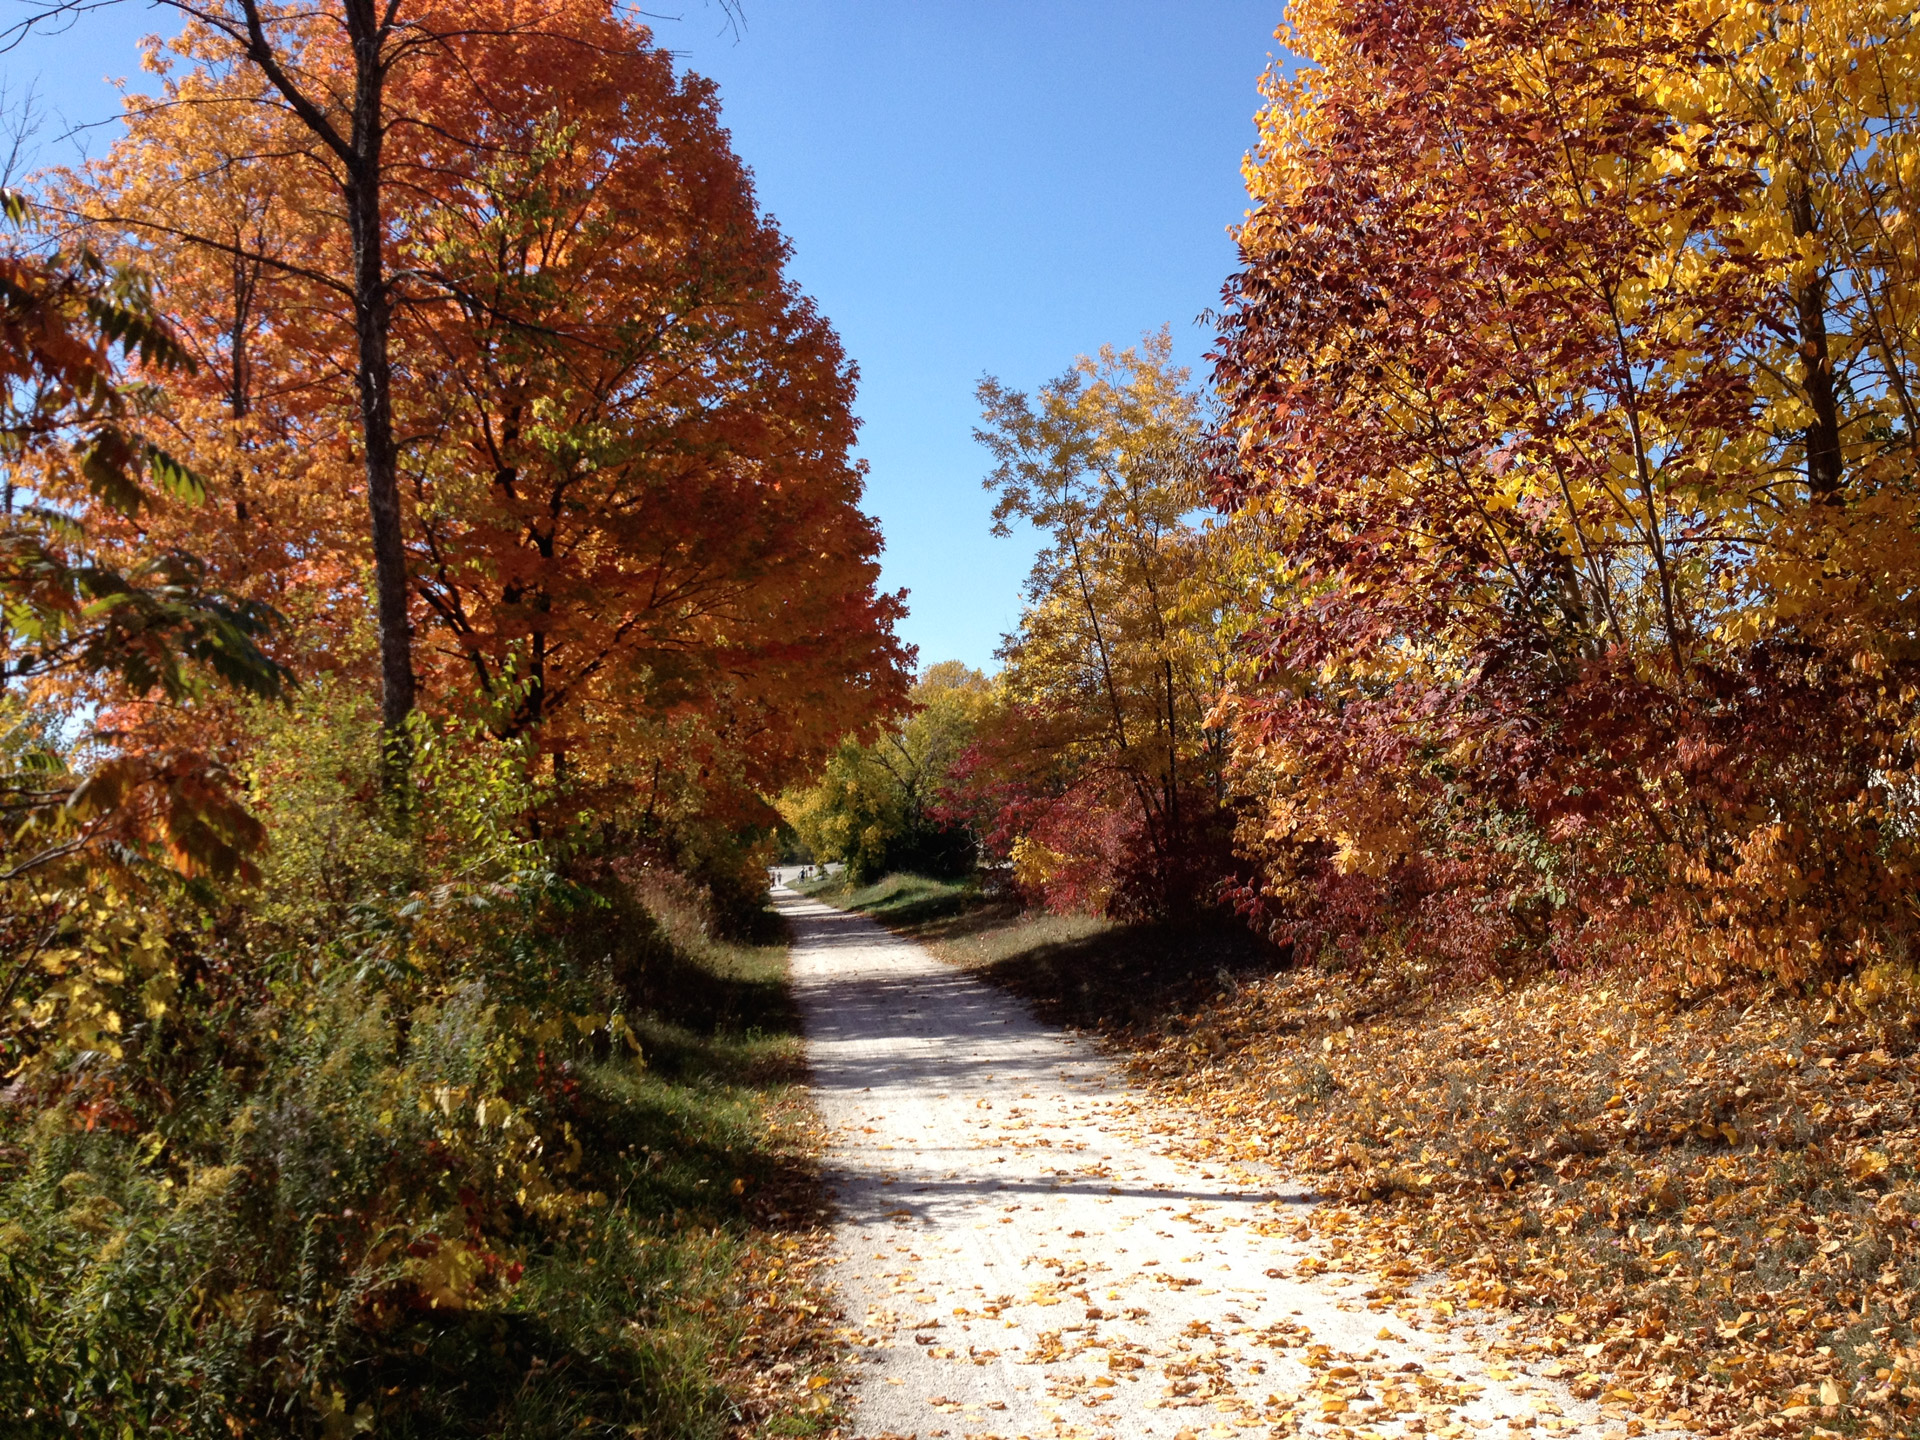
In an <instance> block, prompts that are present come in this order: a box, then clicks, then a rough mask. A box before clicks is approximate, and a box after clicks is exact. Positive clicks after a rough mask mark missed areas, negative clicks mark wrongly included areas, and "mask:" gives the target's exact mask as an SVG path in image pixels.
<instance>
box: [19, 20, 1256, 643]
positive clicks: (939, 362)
mask: <svg viewBox="0 0 1920 1440" xmlns="http://www.w3.org/2000/svg"><path fill="white" fill-rule="evenodd" d="M7 8H9V9H10V8H12V7H11V6H9V7H7ZM742 8H743V11H744V23H743V24H742V25H741V26H740V27H738V29H737V30H736V29H733V28H729V27H728V26H727V25H726V24H725V23H724V19H723V15H722V12H721V11H720V9H719V8H718V7H717V6H716V5H713V4H710V3H709V4H702V0H686V8H685V9H683V10H681V11H679V12H678V14H679V18H677V19H667V18H660V19H657V20H656V21H655V29H656V33H657V34H658V36H659V38H660V40H661V42H662V43H663V44H666V45H668V46H670V47H671V48H673V49H674V50H675V51H676V52H678V53H679V55H680V56H681V58H682V60H683V62H684V63H685V64H686V65H688V66H690V67H691V68H693V69H695V70H697V71H700V72H701V73H703V74H706V75H709V76H711V77H713V78H714V79H715V80H717V81H718V82H719V84H720V91H721V103H722V111H723V114H724V116H725V119H726V121H727V124H728V125H729V127H730V128H731V130H732V132H733V137H734V145H735V148H736V149H737V150H738V151H739V152H740V154H741V155H742V156H743V157H744V158H745V159H746V161H747V163H748V164H749V165H751V166H752V167H753V170H754V174H755V176H756V179H757V184H758V187H759V193H760V198H761V202H762V204H764V205H765V206H766V208H767V209H768V210H769V211H771V212H772V213H773V214H774V215H775V216H776V217H777V218H778V220H779V221H780V224H781V226H782V227H783V228H784V230H785V231H786V233H787V235H788V236H789V237H790V238H791V240H792V242H793V247H794V259H793V269H792V273H793V275H794V277H795V278H796V279H797V280H798V281H799V283H800V284H801V285H802V286H803V287H805V288H806V289H807V290H808V291H809V292H810V293H811V294H812V295H814V296H815V297H816V299H817V300H818V301H819V303H820V306H821V309H822V310H823V311H824V313H825V314H826V315H827V316H828V317H829V318H830V319H831V320H832V321H833V323H834V324H835V326H836V327H837V328H838V329H839V332H840V335H841V338H842V340H843V341H844V342H845V344H846V347H847V351H848V353H849V354H850V355H851V356H852V357H853V359H854V360H855V362H856V363H857V364H858V365H859V367H860V377H861V378H860V395H859V401H858V410H859V414H860V416H861V419H862V422H863V425H862V431H861V454H862V455H863V457H864V458H865V459H866V460H867V461H868V462H869V464H870V465H871V467H872V473H871V475H870V477H869V488H868V492H867V507H868V509H869V510H871V511H872V512H873V513H874V514H875V515H877V516H878V517H879V519H880V523H881V527H882V530H883V531H884V533H885V535H886V543H887V549H886V555H885V557H884V559H885V573H884V577H883V578H884V583H885V584H886V585H887V586H888V587H889V588H900V587H904V588H905V589H907V590H908V591H909V592H910V595H909V600H908V604H909V606H910V608H911V614H910V616H909V618H908V620H907V621H906V623H905V625H904V627H903V629H904V634H905V637H906V639H907V640H909V641H910V642H912V643H913V644H915V645H917V646H919V648H920V658H921V660H922V661H923V662H927V663H931V662H933V661H936V660H945V659H960V660H965V661H967V662H968V663H970V664H974V665H979V666H983V667H991V665H992V663H993V660H992V657H993V650H994V647H995V645H996V644H997V643H998V642H999V638H1000V635H1001V634H1002V633H1003V632H1004V631H1006V630H1007V629H1009V628H1011V626H1012V625H1013V624H1014V622H1015V620H1016V618H1017V616H1018V614H1019V604H1020V593H1019V590H1020V582H1021V580H1022V578H1023V577H1024V576H1025V574H1026V569H1027V566H1028V564H1029V562H1030V558H1031V548H1030V547H1029V546H1028V545H1026V544H1023V543H1022V542H1021V541H1019V540H1017V539H1016V540H995V539H994V538H992V536H991V535H990V534H989V533H988V525H989V520H988V509H989V506H990V499H989V497H988V496H987V495H986V494H985V492H983V491H982V490H981V488H980V479H981V476H982V475H983V474H984V473H985V470H986V464H985V461H984V452H983V451H982V450H981V449H980V447H979V446H978V445H977V444H975V443H974V441H973V439H972V428H973V425H974V423H975V421H976V419H977V412H976V406H975V404H974V399H973V389H974V386H975V385H976V384H977V383H978V381H979V379H980V377H981V376H982V375H984V374H993V375H997V376H999V377H1000V378H1002V379H1003V380H1006V381H1007V382H1008V383H1010V384H1014V385H1019V386H1022V387H1030V386H1033V385H1036V384H1038V383H1040V382H1041V381H1043V380H1046V379H1048V378H1049V377H1051V376H1053V375H1056V374H1058V373H1059V372H1060V371H1062V370H1064V369H1065V368H1066V367H1067V366H1068V365H1069V364H1070V363H1072V361H1073V358H1074V357H1075V356H1076V355H1079V354H1082V353H1085V352H1087V351H1090V350H1093V349H1096V348H1097V347H1098V346H1099V345H1100V344H1102V343H1103V342H1106V341H1113V342H1115V343H1119V344H1126V343H1129V342H1131V341H1133V340H1136V339H1138V338H1139V336H1140V335H1141V334H1142V333H1143V332H1145V331H1148V330H1154V329H1157V328H1159V327H1160V326H1161V325H1162V324H1167V325H1171V326H1172V327H1173V332H1174V339H1175V343H1176V347H1177V350H1178V352H1179V354H1180V355H1181V357H1182V358H1183V359H1184V360H1186V361H1187V362H1188V363H1197V362H1198V361H1199V358H1200V355H1201V354H1202V352H1203V351H1204V350H1205V349H1206V342H1207V337H1206V335H1205V333H1204V332H1203V331H1202V330H1201V329H1200V328H1199V327H1198V326H1197V325H1196V324H1195V323H1194V322H1195V320H1196V318H1197V317H1198V315H1199V314H1200V312H1201V311H1203V310H1205V309H1206V308H1207V307H1209V306H1210V305H1212V304H1213V303H1214V302H1215V300H1216V298H1217V297H1218V294H1219V289H1220V283H1221V281H1222V280H1223V279H1225V277H1226V275H1227V273H1228V272H1229V270H1230V269H1231V268H1232V266H1233V259H1234V256H1233V247H1232V245H1231V243H1230V242H1229V241H1228V239H1227V235H1226V231H1227V227H1228V226H1230V225H1232V224H1234V223H1235V222H1237V221H1238V220H1239V219H1240V217H1241V215H1242V213H1243V210H1244V192H1243V190H1242V187H1241V182H1240V169H1239V167H1240V159H1241V156H1242V155H1243V154H1244V152H1245V151H1246V149H1247V147H1248V146H1249V145H1250V144H1251V142H1252V138H1253V125H1252V117H1253V113H1254V111H1255V109H1256V108H1257V106H1258V103H1259V96H1258V93H1257V90H1256V84H1257V82H1258V79H1259V77H1260V74H1261V72H1262V71H1263V70H1264V69H1265V67H1266V64H1267V60H1268V57H1269V55H1270V54H1272V53H1273V52H1274V50H1275V45H1274V42H1273V39H1272V33H1273V29H1274V26H1275V25H1276V24H1277V23H1278V22H1279V20H1280V13H1281V9H1282V6H1281V4H1280V3H1279V0H1265V3H1248V0H742ZM161 28H168V29H171V28H172V27H171V25H170V24H168V12H165V11H159V10H155V9H153V8H150V7H148V6H146V5H142V4H140V3H139V0H129V3H128V4H126V5H123V6H115V7H112V8H109V9H107V10H104V11H100V12H96V13H95V14H93V15H90V16H87V17H84V18H83V19H82V21H81V22H80V24H79V25H78V26H76V28H75V29H74V30H73V31H72V32H70V33H69V34H67V35H64V36H60V37H49V38H46V39H35V40H33V41H31V42H29V43H28V44H26V45H23V46H21V47H19V48H18V49H17V50H15V51H14V52H12V53H10V54H8V55H5V56H0V76H4V78H5V80H6V82H7V84H8V87H9V89H10V90H11V91H12V92H13V93H15V94H17V93H18V92H19V90H20V89H21V87H23V86H24V85H25V84H27V83H29V82H35V81H37V83H38V89H39V93H40V97H41V100H42V101H43V103H44V104H45V106H46V107H47V108H48V110H49V111H50V112H52V113H53V114H55V115H57V116H58V117H59V121H63V122H65V123H66V124H73V123H78V122H84V121H88V120H97V119H102V118H105V117H109V116H111V115H113V114H114V113H116V108H117V107H116V105H115V102H114V97H113V94H112V92H111V90H109V89H108V88H107V87H106V85H105V84H104V83H103V80H104V78H105V77H107V76H115V75H118V76H131V77H133V78H134V79H136V80H138V78H139V77H138V76H137V73H136V67H137V64H138V58H137V55H136V53H135V48H134V46H135V42H136V40H137V38H138V37H139V36H140V35H141V34H143V33H145V32H147V31H150V30H155V29H161ZM62 128H63V127H62V124H61V123H58V122H55V123H49V125H48V126H47V127H46V129H45V131H43V139H44V138H50V137H52V136H53V135H56V134H57V133H58V132H59V131H60V130H61V129H62ZM43 158H45V159H48V160H53V159H65V158H67V155H66V154H65V153H61V152H60V151H59V150H58V149H57V148H54V147H51V146H49V147H47V148H45V149H44V150H43Z"/></svg>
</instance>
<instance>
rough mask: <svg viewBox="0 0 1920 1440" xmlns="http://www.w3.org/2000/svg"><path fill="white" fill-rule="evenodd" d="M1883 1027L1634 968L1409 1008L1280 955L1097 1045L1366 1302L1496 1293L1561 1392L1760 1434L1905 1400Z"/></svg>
mask: <svg viewBox="0 0 1920 1440" xmlns="http://www.w3.org/2000/svg"><path fill="white" fill-rule="evenodd" d="M1913 1033H1914V1032H1913V1017H1911V1016H1905V1015H1901V1016H1897V1017H1893V1018H1886V1017H1883V1018H1881V1019H1879V1020H1874V1019H1871V1018H1869V1017H1867V1016H1864V1015H1862V1014H1860V1013H1858V1012H1855V1011H1851V1010H1848V1011H1845V1012H1844V1013H1843V1011H1842V1010H1841V1009H1840V1008H1839V1007H1829V1008H1827V1010H1826V1013H1825V1016H1824V1018H1823V1017H1822V1015H1821V1014H1820V1012H1819V1011H1818V1010H1815V1011H1814V1012H1813V1013H1812V1014H1811V1015H1810V1014H1809V1013H1808V1009H1807V1004H1806V1002H1805V1001H1804V1000H1787V999H1784V998H1770V997H1756V996H1754V995H1745V996H1741V997H1737V998H1735V997H1729V996H1728V995H1726V994H1716V995H1712V996H1709V997H1706V998H1704V999H1696V1000H1695V1001H1693V1002H1692V1003H1687V1002H1684V1001H1683V1000H1681V999H1680V998H1678V997H1676V996H1675V995H1673V994H1672V993H1670V992H1666V991H1663V990H1662V989H1660V988H1659V987H1657V986H1655V985H1653V984H1651V983H1645V982H1642V983H1637V984H1636V983H1631V982H1622V981H1619V980H1615V979H1608V980H1605V981H1602V982H1598V983H1594V984H1591V985H1588V986H1585V987H1570V986H1569V985H1568V984H1567V983H1566V982H1564V981H1542V982H1540V983H1537V984H1534V985H1531V986H1528V987H1525V988H1520V989H1511V990H1507V989H1500V988H1486V989H1480V990H1476V991H1474V992H1471V993H1463V994H1457V995H1453V996H1446V997H1440V998H1427V999H1420V998H1414V997H1412V996H1410V995H1409V994H1407V993H1406V992H1405V991H1404V988H1403V987H1400V986H1397V985H1396V984H1395V983H1394V982H1393V981H1391V980H1389V979H1385V978H1381V979H1375V980H1372V981H1371V982H1366V981H1361V980H1356V979H1354V978H1352V977H1347V976H1339V975H1334V976H1329V975H1325V974H1320V973H1315V972H1311V971H1307V972H1300V973H1292V974H1285V975H1280V976H1274V977H1270V978H1262V979H1257V980H1253V981H1251V982H1246V981H1241V982H1229V983H1228V984H1226V985H1225V986H1224V987H1223V989H1222V991H1221V993H1220V994H1219V995H1218V997H1217V998H1215V999H1213V1000H1212V1001H1209V1002H1207V1003H1203V1004H1201V1005H1199V1006H1197V1007H1196V1008H1194V1009H1193V1010H1192V1011H1191V1012H1190V1013H1183V1014H1180V1015H1176V1016H1173V1017H1171V1018H1170V1019H1169V1020H1168V1021H1166V1022H1163V1023H1162V1024H1161V1025H1159V1026H1156V1027H1151V1028H1131V1029H1128V1030H1127V1031H1124V1032H1122V1033H1121V1038H1124V1039H1125V1040H1127V1041H1128V1043H1129V1044H1130V1045H1131V1047H1132V1048H1133V1050H1134V1064H1135V1066H1136V1067H1137V1068H1138V1069H1139V1070H1141V1071H1142V1072H1144V1073H1145V1074H1146V1075H1148V1076H1149V1077H1151V1078H1152V1079H1153V1080H1154V1081H1155V1083H1156V1084H1157V1085H1159V1086H1160V1087H1161V1088H1163V1089H1165V1090H1167V1091H1170V1092H1172V1093H1173V1094H1174V1095H1175V1096H1177V1097H1178V1098H1179V1099H1181V1100H1182V1101H1183V1102H1185V1103H1187V1104H1189V1105H1192V1106H1194V1107H1196V1108H1197V1109H1198V1110H1199V1111H1201V1112H1202V1113H1203V1114H1204V1115H1205V1116H1206V1117H1207V1120H1208V1122H1209V1123H1208V1124H1207V1125H1205V1126H1204V1128H1203V1129H1202V1131H1201V1132H1200V1134H1199V1135H1198V1136H1196V1138H1195V1140H1194V1142H1193V1143H1194V1146H1195V1149H1196V1151H1197V1152H1198V1153H1200V1154H1203V1155H1205V1156H1209V1157H1218V1156H1220V1155H1222V1154H1223V1153H1224V1154H1230V1155H1232V1156H1233V1157H1236V1158H1241V1159H1257V1160H1262V1161H1269V1162H1277V1163H1278V1164H1280V1165H1282V1166H1284V1167H1286V1168H1287V1169H1288V1170H1289V1171H1290V1172H1292V1173H1294V1174H1295V1175H1298V1176H1299V1177H1300V1178H1301V1179H1302V1180H1305V1181H1308V1182H1310V1183H1311V1184H1312V1185H1313V1186H1314V1187H1315V1188H1316V1189H1317V1190H1318V1191H1319V1192H1320V1193H1321V1194H1323V1195H1324V1196H1326V1197H1327V1198H1328V1199H1329V1200H1330V1201H1332V1202H1334V1203H1330V1204H1327V1205H1324V1206H1322V1207H1321V1208H1319V1209H1318V1210H1317V1211H1316V1212H1314V1215H1313V1219H1312V1222H1311V1223H1313V1224H1314V1225H1315V1227H1316V1228H1317V1229H1318V1230H1319V1231H1321V1232H1322V1233H1323V1235H1324V1236H1325V1237H1326V1238H1327V1239H1328V1241H1329V1242H1330V1244H1331V1245H1332V1247H1333V1248H1334V1250H1335V1253H1336V1254H1341V1255H1344V1256H1346V1257H1348V1258H1350V1259H1351V1260H1353V1261H1355V1262H1357V1263H1358V1265H1359V1267H1360V1268H1361V1269H1363V1270H1364V1271H1367V1272H1369V1273H1370V1275H1371V1276H1372V1278H1373V1279H1374V1281H1375V1288H1374V1290H1373V1291H1372V1292H1371V1293H1372V1298H1374V1299H1376V1300H1384V1301H1390V1302H1400V1303H1406V1302H1409V1301H1410V1302H1412V1303H1414V1304H1417V1305H1420V1306H1422V1307H1423V1308H1424V1309H1425V1310H1426V1311H1427V1313H1428V1314H1430V1315H1432V1316H1434V1317H1437V1318H1442V1319H1444V1318H1446V1317H1450V1316H1455V1315H1459V1316H1462V1317H1465V1316H1468V1315H1471V1314H1472V1312H1476V1311H1482V1312H1484V1311H1488V1310H1492V1309H1496V1308H1502V1307H1511V1308H1514V1309H1517V1310H1519V1311H1520V1312H1521V1313H1522V1314H1523V1316H1525V1317H1526V1318H1527V1319H1528V1320H1529V1322H1530V1325H1529V1328H1530V1329H1532V1331H1533V1332H1534V1335H1535V1339H1536V1342H1537V1343H1536V1345H1534V1346H1531V1347H1529V1349H1530V1350H1532V1351H1533V1353H1534V1354H1535V1356H1536V1357H1540V1356H1547V1357H1552V1358H1550V1359H1547V1360H1546V1361H1545V1365H1544V1370H1543V1373H1550V1374H1556V1375H1559V1376H1561V1377H1564V1378H1566V1379H1567V1380H1569V1381H1570V1382H1571V1383H1572V1384H1573V1386H1574V1389H1575V1390H1576V1392H1577V1393H1581V1394H1582V1395H1584V1396H1590V1397H1600V1398H1603V1399H1606V1400H1608V1401H1612V1402H1614V1403H1615V1404H1624V1405H1626V1406H1627V1407H1628V1408H1629V1409H1631V1410H1632V1411H1634V1412H1637V1414H1638V1415H1639V1416H1640V1417H1641V1418H1642V1420H1643V1421H1644V1422H1660V1423H1672V1422H1678V1423H1681V1424H1685V1425H1688V1426H1691V1427H1694V1428H1697V1429H1700V1430H1704V1431H1708V1432H1714V1433H1735V1434H1755V1435H1762V1434H1764V1435H1775V1434H1803V1433H1813V1434H1819V1433H1821V1432H1822V1431H1823V1430H1826V1431H1829V1432H1833V1433H1838V1432H1839V1430H1841V1429H1844V1430H1847V1431H1855V1430H1860V1429H1863V1428H1864V1429H1867V1430H1882V1431H1885V1430H1906V1429H1907V1428H1908V1427H1909V1425H1910V1423H1911V1420H1912V1418H1913V1417H1915V1416H1920V1347H1916V1346H1915V1344H1914V1334H1913V1326H1912V1323H1911V1314H1912V1307H1913V1304H1914V1290H1915V1288H1916V1285H1920V1246H1917V1245H1916V1241H1915V1235H1914V1231H1915V1228H1916V1226H1920V1188H1915V1184H1916V1182H1915V1166H1916V1158H1917V1157H1920V1126H1917V1122H1916V1114H1915V1104H1916V1086H1915V1073H1914V1062H1913V1056H1912V1053H1911V1052H1912V1045H1913ZM1434 1274H1438V1275H1439V1276H1441V1277H1443V1278H1442V1279H1441V1280H1440V1281H1439V1282H1438V1283H1437V1284H1431V1285H1427V1286H1423V1287H1421V1288H1419V1289H1417V1290H1415V1291H1413V1292H1412V1293H1409V1288H1408V1287H1409V1286H1410V1285H1412V1284H1414V1283H1415V1279H1416V1277H1418V1276H1422V1275H1434ZM1635 1428H1637V1427H1635Z"/></svg>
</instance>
